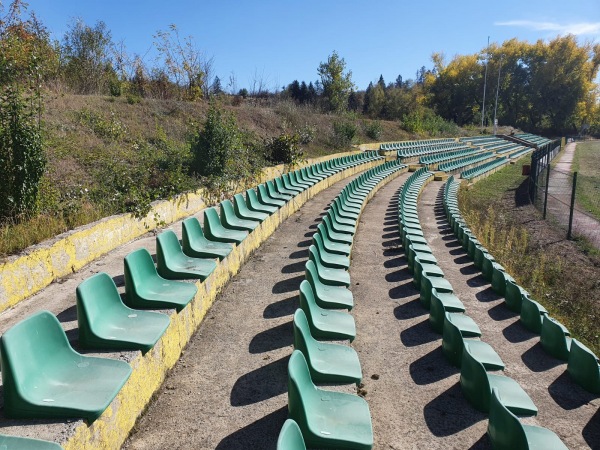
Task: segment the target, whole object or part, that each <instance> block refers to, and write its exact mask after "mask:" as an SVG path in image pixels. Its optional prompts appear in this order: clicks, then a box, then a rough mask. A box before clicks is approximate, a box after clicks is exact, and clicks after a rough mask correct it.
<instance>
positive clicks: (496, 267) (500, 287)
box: [492, 263, 515, 297]
mask: <svg viewBox="0 0 600 450" xmlns="http://www.w3.org/2000/svg"><path fill="white" fill-rule="evenodd" d="M509 281H512V282H514V281H515V280H514V279H513V277H511V276H510V275H509V274H508V273H506V271H505V270H504V267H502V266H501V265H500V264H498V263H494V264H492V289H493V290H494V292H495V293H496V294H498V295H501V296H503V297H504V296H505V294H506V284H507V283H508V282H509Z"/></svg>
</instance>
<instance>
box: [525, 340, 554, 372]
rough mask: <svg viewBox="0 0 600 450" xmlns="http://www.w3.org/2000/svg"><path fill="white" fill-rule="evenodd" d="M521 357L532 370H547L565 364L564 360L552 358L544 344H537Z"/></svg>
mask: <svg viewBox="0 0 600 450" xmlns="http://www.w3.org/2000/svg"><path fill="white" fill-rule="evenodd" d="M521 359H522V360H523V362H524V363H525V365H526V366H527V367H528V368H529V370H531V371H532V372H545V371H546V370H550V369H553V368H555V367H556V366H559V365H561V364H563V363H564V362H563V361H560V360H559V359H556V358H552V357H550V356H549V355H548V353H546V352H545V351H544V349H543V348H542V344H540V343H539V342H536V344H535V345H534V346H533V347H531V348H530V349H529V350H527V351H526V352H525V353H523V354H522V355H521Z"/></svg>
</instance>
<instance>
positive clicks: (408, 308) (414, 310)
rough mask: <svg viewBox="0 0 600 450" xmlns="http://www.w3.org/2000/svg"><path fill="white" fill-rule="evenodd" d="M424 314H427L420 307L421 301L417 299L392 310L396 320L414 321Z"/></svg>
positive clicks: (421, 306)
mask: <svg viewBox="0 0 600 450" xmlns="http://www.w3.org/2000/svg"><path fill="white" fill-rule="evenodd" d="M426 314H429V313H428V312H427V310H426V309H425V308H423V305H421V301H420V300H419V299H418V298H416V299H414V300H411V301H409V302H406V303H403V304H402V305H398V306H396V307H395V308H394V316H395V317H396V319H398V320H408V319H414V318H415V317H421V316H424V315H426Z"/></svg>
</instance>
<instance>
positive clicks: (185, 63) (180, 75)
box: [154, 24, 213, 100]
mask: <svg viewBox="0 0 600 450" xmlns="http://www.w3.org/2000/svg"><path fill="white" fill-rule="evenodd" d="M154 38H155V43H154V44H155V45H156V48H157V49H158V52H159V56H160V57H161V58H162V62H163V64H164V71H165V73H166V74H167V75H168V76H169V78H170V79H172V80H173V81H174V82H175V84H176V85H177V86H180V87H182V88H184V89H185V95H184V96H183V97H184V98H185V99H187V100H196V99H199V98H202V96H206V95H207V94H208V92H209V89H210V86H209V85H208V84H207V81H206V80H207V79H210V78H209V77H210V75H211V73H210V72H211V71H212V64H213V61H212V58H207V57H206V56H205V55H204V53H203V52H202V51H200V50H199V49H198V47H197V46H196V44H195V42H194V40H193V38H192V37H191V36H188V37H186V38H184V39H183V41H182V40H181V38H180V36H179V30H178V29H177V26H176V25H175V24H171V25H170V26H169V30H168V31H161V30H159V31H157V32H156V35H155V36H154Z"/></svg>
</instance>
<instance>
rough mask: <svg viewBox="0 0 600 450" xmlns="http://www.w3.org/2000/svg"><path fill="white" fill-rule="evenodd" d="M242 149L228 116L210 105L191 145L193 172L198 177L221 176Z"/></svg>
mask: <svg viewBox="0 0 600 450" xmlns="http://www.w3.org/2000/svg"><path fill="white" fill-rule="evenodd" d="M241 147H242V139H241V134H240V130H239V129H238V126H237V123H236V120H235V118H234V116H233V115H232V114H231V113H227V112H225V111H223V110H222V109H221V108H219V107H218V106H217V104H216V103H214V102H213V103H211V104H210V107H209V109H208V113H207V114H206V120H205V121H204V125H203V127H202V129H201V130H200V131H198V132H197V134H196V136H195V137H194V139H193V141H192V155H193V160H192V165H191V169H192V172H193V173H195V174H197V175H199V176H204V177H206V176H221V175H223V174H224V173H225V172H226V166H227V163H228V161H230V160H232V159H234V158H235V152H236V150H238V149H240V148H241Z"/></svg>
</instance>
